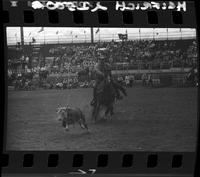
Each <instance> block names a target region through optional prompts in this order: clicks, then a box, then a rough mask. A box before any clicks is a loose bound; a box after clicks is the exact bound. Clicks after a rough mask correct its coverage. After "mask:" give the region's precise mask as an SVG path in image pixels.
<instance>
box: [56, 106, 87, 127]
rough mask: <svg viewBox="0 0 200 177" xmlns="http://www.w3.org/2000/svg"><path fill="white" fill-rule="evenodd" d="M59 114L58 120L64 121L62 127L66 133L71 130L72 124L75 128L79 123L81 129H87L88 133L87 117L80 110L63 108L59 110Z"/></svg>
mask: <svg viewBox="0 0 200 177" xmlns="http://www.w3.org/2000/svg"><path fill="white" fill-rule="evenodd" d="M57 114H58V115H59V117H58V120H59V121H62V125H63V127H65V130H66V131H68V130H69V125H70V124H73V125H74V126H75V123H78V124H79V125H80V127H81V128H83V129H87V131H88V126H87V123H86V120H85V116H84V114H83V112H82V111H81V110H80V109H79V108H73V109H72V108H69V107H61V108H58V111H57Z"/></svg>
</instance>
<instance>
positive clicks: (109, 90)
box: [92, 79, 116, 122]
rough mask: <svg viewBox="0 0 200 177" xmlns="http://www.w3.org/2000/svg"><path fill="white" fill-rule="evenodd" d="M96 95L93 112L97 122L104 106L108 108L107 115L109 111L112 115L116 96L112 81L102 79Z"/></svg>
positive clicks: (93, 117)
mask: <svg viewBox="0 0 200 177" xmlns="http://www.w3.org/2000/svg"><path fill="white" fill-rule="evenodd" d="M94 96H95V99H96V101H95V104H94V108H93V112H92V119H93V120H94V121H95V122H96V120H97V117H98V114H99V111H100V109H101V107H102V106H103V107H105V108H106V110H105V116H107V115H108V113H110V115H112V114H113V104H114V101H115V98H116V92H115V88H114V85H113V84H112V82H111V81H108V80H107V79H106V80H103V81H101V82H100V83H99V84H98V85H97V87H96V90H95V93H94Z"/></svg>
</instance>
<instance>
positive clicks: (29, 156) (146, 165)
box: [2, 1, 196, 174]
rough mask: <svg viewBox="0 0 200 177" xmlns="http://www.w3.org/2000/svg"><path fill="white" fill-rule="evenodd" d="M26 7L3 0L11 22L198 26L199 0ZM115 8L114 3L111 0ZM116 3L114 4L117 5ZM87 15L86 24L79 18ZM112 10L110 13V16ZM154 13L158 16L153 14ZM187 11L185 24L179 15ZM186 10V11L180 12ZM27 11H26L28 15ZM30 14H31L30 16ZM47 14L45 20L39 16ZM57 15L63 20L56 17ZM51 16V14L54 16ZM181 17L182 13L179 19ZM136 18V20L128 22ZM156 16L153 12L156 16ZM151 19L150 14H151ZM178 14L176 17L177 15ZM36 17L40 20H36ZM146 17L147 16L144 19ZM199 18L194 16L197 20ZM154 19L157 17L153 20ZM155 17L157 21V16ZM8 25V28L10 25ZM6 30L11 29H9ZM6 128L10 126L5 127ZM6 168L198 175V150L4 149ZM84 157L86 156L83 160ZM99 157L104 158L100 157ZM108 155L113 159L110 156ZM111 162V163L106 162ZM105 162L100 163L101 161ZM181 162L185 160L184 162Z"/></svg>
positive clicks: (15, 170) (16, 170) (9, 170)
mask: <svg viewBox="0 0 200 177" xmlns="http://www.w3.org/2000/svg"><path fill="white" fill-rule="evenodd" d="M18 3H19V4H18V5H19V7H20V8H15V7H11V6H10V2H9V1H3V6H4V15H5V16H6V18H5V21H4V22H5V23H4V27H6V26H45V27H51V26H57V27H61V26H62V27H63V26H65V27H67V26H73V27H76V26H85V27H87V26H94V27H95V26H101V27H146V28H148V27H149V28H151V27H160V28H161V27H168V28H170V27H171V28H173V27H179V28H181V27H188V28H196V20H195V19H196V18H195V8H194V3H193V2H188V1H187V11H186V12H183V13H179V12H176V11H171V10H166V11H137V12H135V11H134V12H130V11H124V12H121V11H115V12H114V13H113V11H112V10H110V11H107V12H106V13H101V11H99V12H95V13H93V14H92V15H91V12H80V13H79V12H78V13H75V12H74V13H73V12H69V11H48V10H33V9H31V8H30V7H27V4H26V2H24V1H19V2H18ZM107 6H108V8H109V9H112V8H113V5H111V4H109V3H107ZM111 6H112V7H111ZM80 14H82V15H83V17H82V18H83V21H82V23H79V22H78V23H77V22H76V21H75V19H76V17H79V16H82V15H80ZM102 14H103V16H107V17H108V20H107V22H108V23H104V22H101V21H99V17H100V16H102ZM106 14H107V15H106ZM151 14H152V15H151ZM173 14H175V15H174V16H176V15H177V16H179V17H180V16H182V17H180V18H182V23H181V22H180V21H179V20H178V22H176V20H173ZM180 14H181V15H180ZM24 15H25V16H24ZM27 15H29V17H28V18H27ZM40 15H43V19H42V20H41V18H39V16H40ZM51 16H57V17H58V18H57V20H55V21H53V22H52V21H51V20H50V19H51ZM148 16H157V17H158V18H157V22H158V23H155V22H152V23H149V22H148ZM49 17H50V18H49ZM179 17H178V18H179ZM127 18H132V20H131V21H126V20H127ZM150 18H151V17H150ZM150 18H149V19H150ZM175 18H176V17H174V19H175ZM33 19H34V20H33ZM141 19H142V20H141ZM191 19H193V20H191ZM149 21H151V20H149ZM153 21H154V20H153ZM4 30H5V28H4ZM4 34H5V33H4ZM4 132H5V131H4ZM2 159H3V163H2V167H3V168H2V172H3V173H60V172H62V173H67V174H73V173H74V174H85V173H86V174H93V173H95V174H96V173H97V174H103V173H107V174H115V173H119V174H127V173H148V174H155V173H157V174H192V173H193V170H194V165H195V153H194V152H56V151H55V152H39V151H38V152H31V151H30V152H23V151H12V152H11V151H8V152H6V151H5V152H4V154H3V156H2ZM80 159H82V160H80ZM98 159H101V160H99V161H98ZM106 159H107V160H106ZM123 159H124V160H123ZM100 161H103V164H101V162H100ZM105 161H107V163H105ZM98 162H99V163H100V164H99V163H98ZM180 162H182V163H181V164H180ZM99 165H100V166H99Z"/></svg>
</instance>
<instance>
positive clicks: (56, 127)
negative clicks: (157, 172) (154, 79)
mask: <svg viewBox="0 0 200 177" xmlns="http://www.w3.org/2000/svg"><path fill="white" fill-rule="evenodd" d="M127 92H128V96H127V97H125V98H124V99H123V100H122V101H120V102H117V103H116V104H115V115H114V116H113V117H112V120H108V121H106V122H101V123H97V124H94V123H92V122H91V108H90V106H89V102H90V100H91V97H92V89H71V90H36V91H9V92H8V118H7V147H6V148H7V150H57V151H58V150H60V151H61V150H62V151H68V150H70V151H73V150H81V151H90V150H91V151H93V150H97V151H99V150H101V151H112V150H114V151H194V150H195V143H196V131H197V88H144V87H136V88H129V89H128V90H127ZM67 104H69V105H71V106H73V107H76V106H77V107H80V108H81V109H83V112H84V113H85V114H86V118H87V122H88V125H89V129H90V133H89V134H88V133H86V131H85V130H83V129H81V128H80V127H79V126H78V125H77V126H76V127H75V128H73V126H72V127H70V131H69V132H66V131H65V130H64V128H63V127H62V126H61V122H58V121H57V120H56V116H57V115H56V108H57V107H58V106H65V105H67Z"/></svg>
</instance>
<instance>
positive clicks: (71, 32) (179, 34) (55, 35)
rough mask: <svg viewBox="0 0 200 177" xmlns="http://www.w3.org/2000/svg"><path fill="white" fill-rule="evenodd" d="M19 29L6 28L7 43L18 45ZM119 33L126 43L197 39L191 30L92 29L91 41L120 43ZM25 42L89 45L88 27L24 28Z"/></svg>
mask: <svg viewBox="0 0 200 177" xmlns="http://www.w3.org/2000/svg"><path fill="white" fill-rule="evenodd" d="M20 32H21V30H20V27H8V28H7V43H8V45H15V44H17V43H20V42H21V38H22V35H21V33H20ZM119 34H127V36H128V40H140V39H141V40H143V39H144V40H153V39H154V40H181V39H196V29H193V28H93V36H94V42H99V41H111V40H114V41H120V39H119ZM23 39H24V43H25V44H28V43H34V44H58V43H59V44H64V43H90V42H91V28H67V27H66V28H60V27H59V28H52V27H45V28H44V27H23Z"/></svg>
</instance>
